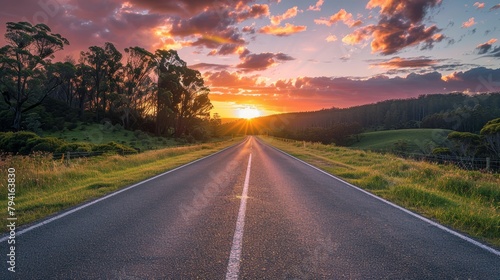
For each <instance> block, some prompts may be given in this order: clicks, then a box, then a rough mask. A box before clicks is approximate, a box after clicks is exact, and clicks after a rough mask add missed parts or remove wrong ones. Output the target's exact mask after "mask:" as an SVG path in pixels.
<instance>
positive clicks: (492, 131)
mask: <svg viewBox="0 0 500 280" xmlns="http://www.w3.org/2000/svg"><path fill="white" fill-rule="evenodd" d="M481 135H483V136H484V137H485V139H486V143H487V145H488V148H489V149H490V150H491V151H492V152H494V153H495V155H496V156H497V157H498V158H500V118H498V119H494V120H491V121H489V122H487V123H486V124H485V125H484V127H483V128H482V129H481Z"/></svg>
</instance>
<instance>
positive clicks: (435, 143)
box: [350, 129, 451, 154]
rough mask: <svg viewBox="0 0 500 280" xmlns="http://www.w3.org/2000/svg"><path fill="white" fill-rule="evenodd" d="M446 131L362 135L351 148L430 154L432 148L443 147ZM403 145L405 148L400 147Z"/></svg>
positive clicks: (393, 131) (432, 130)
mask: <svg viewBox="0 0 500 280" xmlns="http://www.w3.org/2000/svg"><path fill="white" fill-rule="evenodd" d="M450 132H451V130H446V129H400V130H384V131H375V132H367V133H362V134H360V136H359V139H360V141H359V142H356V143H354V144H353V145H351V146H350V147H351V148H355V149H361V150H371V151H387V152H390V151H394V150H397V149H405V148H406V152H410V153H424V154H427V153H430V152H432V150H433V148H435V147H440V146H445V144H446V142H447V141H448V140H447V139H446V137H447V135H448V133H450ZM401 145H404V146H405V147H401Z"/></svg>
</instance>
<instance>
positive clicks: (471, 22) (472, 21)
mask: <svg viewBox="0 0 500 280" xmlns="http://www.w3.org/2000/svg"><path fill="white" fill-rule="evenodd" d="M475 24H476V21H475V20H474V18H473V17H471V18H470V19H469V20H467V21H466V22H464V23H462V28H469V27H472V26H473V25H475Z"/></svg>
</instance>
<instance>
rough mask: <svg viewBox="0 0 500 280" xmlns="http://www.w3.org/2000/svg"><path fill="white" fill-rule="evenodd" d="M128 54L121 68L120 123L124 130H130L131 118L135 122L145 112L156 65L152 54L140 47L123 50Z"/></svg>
mask: <svg viewBox="0 0 500 280" xmlns="http://www.w3.org/2000/svg"><path fill="white" fill-rule="evenodd" d="M125 53H127V54H128V57H127V63H126V64H125V66H124V67H123V80H122V86H121V90H120V91H121V93H120V95H121V97H122V98H120V101H121V102H122V104H121V106H120V111H121V112H122V117H121V119H122V123H123V126H124V127H125V128H130V126H131V118H132V119H134V120H135V121H137V119H138V118H140V117H141V116H142V114H143V113H144V111H146V110H147V108H146V106H147V103H148V102H147V100H145V98H147V95H148V93H150V92H151V91H152V89H153V87H154V83H153V81H152V80H151V72H152V71H153V70H154V69H155V68H156V66H157V63H156V60H155V56H154V54H152V53H150V52H148V51H146V50H145V49H143V48H140V47H130V48H126V49H125Z"/></svg>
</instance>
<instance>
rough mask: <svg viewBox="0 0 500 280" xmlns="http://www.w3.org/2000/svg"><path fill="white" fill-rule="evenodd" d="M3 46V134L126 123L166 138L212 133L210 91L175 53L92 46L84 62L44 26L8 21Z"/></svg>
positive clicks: (130, 127)
mask: <svg viewBox="0 0 500 280" xmlns="http://www.w3.org/2000/svg"><path fill="white" fill-rule="evenodd" d="M5 39H6V42H7V45H5V46H3V47H1V48H0V93H1V94H2V98H1V99H0V131H21V130H28V131H33V132H36V133H40V132H42V131H58V130H63V129H65V128H69V129H71V128H72V127H75V124H76V123H77V122H85V123H102V122H108V123H111V124H113V125H115V124H119V125H120V126H122V127H123V128H124V129H127V130H142V131H146V132H148V133H151V134H154V135H156V136H163V137H186V136H190V137H196V138H199V139H206V138H208V137H210V131H211V130H210V129H209V127H210V125H211V122H213V121H215V122H216V123H217V122H219V121H220V120H218V119H215V120H212V119H210V113H209V112H210V110H211V109H212V104H211V102H210V99H209V97H208V94H209V92H210V90H209V89H208V87H206V86H205V84H204V81H203V78H202V76H201V74H200V72H198V71H196V70H193V69H190V68H188V67H187V66H186V62H184V61H183V60H182V59H181V58H180V57H179V56H178V54H177V52H176V51H174V50H169V51H166V50H157V51H156V52H154V53H151V52H149V51H147V50H145V49H143V48H141V47H138V46H135V47H129V48H126V49H124V53H122V52H120V51H119V50H118V49H116V47H115V46H114V45H113V44H112V43H109V42H108V43H105V44H104V46H90V47H89V48H88V49H87V50H83V51H81V54H80V57H79V58H78V61H76V60H75V59H74V58H71V57H67V58H65V59H64V61H61V62H53V59H54V54H55V53H57V52H58V51H61V50H63V48H64V47H65V46H66V45H68V44H69V42H68V40H67V39H65V38H64V37H63V36H62V35H60V34H56V33H53V32H52V31H51V29H50V28H49V27H48V26H47V25H45V24H37V25H32V24H30V23H28V22H17V23H15V22H8V23H7V29H6V33H5Z"/></svg>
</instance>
